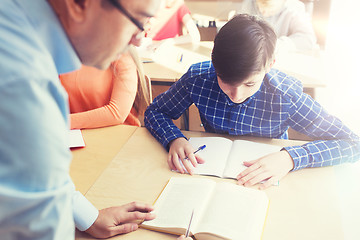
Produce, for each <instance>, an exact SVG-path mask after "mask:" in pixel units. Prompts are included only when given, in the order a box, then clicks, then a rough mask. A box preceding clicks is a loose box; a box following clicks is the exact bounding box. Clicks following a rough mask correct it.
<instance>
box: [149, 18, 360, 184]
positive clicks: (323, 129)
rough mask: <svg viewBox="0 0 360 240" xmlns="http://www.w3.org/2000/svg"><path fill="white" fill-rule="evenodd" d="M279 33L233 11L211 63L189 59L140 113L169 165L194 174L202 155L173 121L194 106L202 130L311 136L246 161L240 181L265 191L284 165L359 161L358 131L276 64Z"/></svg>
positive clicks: (297, 166) (282, 173)
mask: <svg viewBox="0 0 360 240" xmlns="http://www.w3.org/2000/svg"><path fill="white" fill-rule="evenodd" d="M275 45H276V34H275V33H274V31H273V29H272V28H271V27H270V26H269V25H268V24H267V23H266V22H264V21H263V20H260V19H258V18H257V17H255V16H249V15H237V16H235V17H234V18H233V19H232V20H230V21H229V22H228V23H227V24H225V25H224V27H223V28H221V30H220V31H219V33H218V35H217V36H216V38H215V41H214V48H213V52H212V62H209V61H208V62H202V63H198V64H194V65H192V66H191V67H190V69H189V70H188V72H187V73H186V74H185V75H183V76H182V78H181V79H180V80H179V81H177V82H176V83H175V84H174V85H173V86H172V87H171V88H170V89H169V90H168V91H167V92H165V93H163V94H161V95H159V96H158V97H157V98H156V99H155V100H154V102H153V103H152V104H151V105H150V106H149V108H148V109H147V111H146V112H145V126H146V127H147V129H148V130H149V131H150V132H151V134H152V135H153V136H154V137H155V138H156V139H157V140H158V141H160V142H161V143H162V144H163V146H164V147H165V148H167V149H169V158H168V164H169V166H170V168H171V169H173V170H178V171H180V172H181V173H184V169H183V167H182V166H181V164H180V161H182V160H184V159H185V158H186V157H188V158H189V160H190V161H183V165H184V167H185V168H186V170H187V171H188V172H189V173H190V174H192V166H191V165H190V162H191V164H192V165H193V166H194V167H196V165H197V163H202V162H203V160H202V159H201V158H199V157H195V156H194V154H193V150H194V149H193V148H192V147H191V145H190V144H189V143H188V141H187V139H186V138H185V136H184V135H183V134H182V133H181V131H180V130H179V129H178V128H177V127H176V126H175V125H174V124H173V123H172V119H177V118H178V117H180V115H181V114H182V113H183V112H184V111H185V110H186V109H187V108H188V107H189V106H190V105H191V104H193V103H194V104H195V105H196V107H197V108H198V110H199V114H200V117H201V121H202V123H203V125H204V128H205V130H206V131H207V132H213V133H221V134H230V135H247V136H257V137H268V138H280V139H287V138H288V135H287V129H288V128H289V127H292V128H293V129H295V130H296V131H299V132H301V133H304V134H306V135H308V136H310V137H312V138H313V139H316V140H315V141H313V142H310V143H307V144H304V145H302V146H293V147H285V148H283V149H282V150H281V151H279V152H276V153H273V154H269V155H267V156H264V157H262V158H260V159H257V160H254V161H251V162H245V165H246V166H247V167H248V168H247V169H246V170H244V171H243V172H241V173H239V175H238V177H237V179H238V184H242V185H244V186H251V185H254V184H257V183H260V182H262V181H264V180H265V181H264V182H263V183H261V185H260V188H262V189H264V188H266V187H268V186H271V185H272V184H273V183H275V182H277V181H278V180H279V179H281V178H282V177H283V176H285V175H286V174H287V173H288V172H289V171H294V170H298V169H301V168H304V167H321V166H328V165H334V164H339V163H342V162H345V161H356V160H358V159H359V157H360V141H359V137H358V136H357V135H355V134H354V133H353V132H352V131H350V130H349V129H348V128H347V127H346V126H344V124H343V123H342V122H341V121H340V120H338V119H337V118H336V117H334V116H331V115H329V114H328V113H327V112H326V111H325V110H324V109H323V108H322V107H321V106H320V105H319V104H318V103H317V102H316V101H314V100H313V99H312V98H311V97H310V96H308V95H307V94H305V93H303V89H302V85H301V83H300V82H299V81H298V80H296V79H294V78H292V77H290V76H287V75H286V74H284V73H282V72H280V71H278V70H275V69H271V67H272V66H273V64H274V62H275V59H274V49H275Z"/></svg>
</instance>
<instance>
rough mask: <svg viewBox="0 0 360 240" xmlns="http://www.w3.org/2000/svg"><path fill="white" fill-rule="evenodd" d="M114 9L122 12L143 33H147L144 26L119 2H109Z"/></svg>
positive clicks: (110, 0) (113, 0) (111, 0)
mask: <svg viewBox="0 0 360 240" xmlns="http://www.w3.org/2000/svg"><path fill="white" fill-rule="evenodd" d="M108 1H109V2H110V3H111V4H112V5H113V6H114V7H116V8H117V9H118V10H119V11H120V12H122V13H123V14H124V15H125V16H126V17H127V18H128V19H129V20H130V21H131V22H132V23H133V24H135V26H137V27H138V28H139V29H140V31H141V32H143V31H145V28H144V25H143V24H142V23H140V22H139V21H138V20H137V19H136V18H134V17H133V16H131V14H130V13H129V12H128V11H127V10H126V9H125V8H123V6H121V4H120V3H119V2H118V1H117V0H108Z"/></svg>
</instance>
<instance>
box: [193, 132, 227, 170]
mask: <svg viewBox="0 0 360 240" xmlns="http://www.w3.org/2000/svg"><path fill="white" fill-rule="evenodd" d="M189 142H190V144H191V145H192V146H193V148H194V149H195V150H196V149H198V147H200V146H202V145H206V148H205V149H204V150H202V151H200V152H198V153H196V155H199V156H201V157H202V158H203V159H204V160H205V163H204V164H198V166H197V167H196V168H194V174H201V175H211V176H218V177H222V175H223V172H224V169H225V166H226V159H227V158H228V155H229V152H230V149H231V145H232V141H231V140H229V139H227V138H222V137H194V138H190V139H189Z"/></svg>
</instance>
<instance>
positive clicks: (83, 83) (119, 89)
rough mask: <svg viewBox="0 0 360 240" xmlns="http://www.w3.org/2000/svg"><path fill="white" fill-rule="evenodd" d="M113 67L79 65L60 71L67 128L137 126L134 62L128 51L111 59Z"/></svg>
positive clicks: (138, 123)
mask: <svg viewBox="0 0 360 240" xmlns="http://www.w3.org/2000/svg"><path fill="white" fill-rule="evenodd" d="M115 66H116V67H115V71H116V72H117V76H116V77H115V76H114V74H113V72H114V69H112V68H108V69H107V70H104V71H103V70H99V69H96V68H93V67H88V66H82V68H81V69H79V70H78V71H74V72H71V73H66V74H62V75H60V81H61V83H62V85H63V86H64V88H65V90H66V91H67V93H68V95H69V103H70V113H71V114H70V121H71V129H82V128H98V127H105V126H111V125H117V124H129V125H135V126H140V121H139V119H138V118H137V113H136V111H135V110H134V109H133V108H132V106H133V103H134V100H135V96H136V91H137V72H136V65H135V63H134V61H133V60H132V58H131V56H130V55H129V54H124V55H123V56H121V58H120V59H118V60H117V61H116V62H115Z"/></svg>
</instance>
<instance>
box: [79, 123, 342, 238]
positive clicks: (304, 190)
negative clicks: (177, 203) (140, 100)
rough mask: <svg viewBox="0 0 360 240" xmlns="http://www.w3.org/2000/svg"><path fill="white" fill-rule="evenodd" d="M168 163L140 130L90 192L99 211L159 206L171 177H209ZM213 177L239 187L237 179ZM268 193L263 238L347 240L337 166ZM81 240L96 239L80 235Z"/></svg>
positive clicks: (301, 174)
mask: <svg viewBox="0 0 360 240" xmlns="http://www.w3.org/2000/svg"><path fill="white" fill-rule="evenodd" d="M184 133H185V135H186V136H187V137H191V136H212V135H215V134H207V133H202V132H184ZM101 135H102V133H99V134H98V136H99V137H100V136H101ZM233 139H234V138H233ZM237 139H247V140H256V141H258V142H265V143H270V144H276V145H280V146H288V145H297V144H302V143H303V142H301V141H286V140H274V139H273V140H272V139H259V138H244V137H237ZM98 141H99V142H100V141H101V140H100V139H99V140H98ZM99 150H101V151H104V149H99ZM166 159H167V152H166V151H165V150H164V148H163V147H162V146H161V145H160V144H159V143H158V142H157V141H156V140H155V139H154V138H153V137H152V136H151V135H150V133H149V132H148V131H147V130H146V129H145V128H137V129H136V131H135V133H134V134H133V135H132V136H131V137H130V138H129V140H128V141H127V143H126V144H125V145H124V146H123V147H122V148H121V150H120V152H119V153H118V154H117V155H116V157H115V158H114V159H113V160H112V162H111V163H110V164H109V166H108V167H107V168H106V169H105V171H104V172H103V174H102V175H101V176H100V177H99V178H98V180H97V181H96V182H95V184H94V185H93V186H92V187H91V188H90V190H89V191H88V192H87V194H86V197H87V198H88V199H89V200H90V201H91V202H92V203H93V204H94V205H95V206H96V207H97V208H99V209H100V208H105V207H110V206H114V205H121V204H125V203H128V202H131V201H134V200H135V201H141V202H146V203H153V202H154V201H155V199H156V198H157V196H158V195H159V194H160V192H161V190H162V189H163V187H164V186H165V184H166V182H167V181H168V180H169V178H170V177H172V176H182V177H189V178H190V177H205V176H189V175H180V174H179V173H174V172H172V171H170V170H169V168H168V166H167V162H166ZM210 178H212V179H214V180H216V181H230V182H234V183H235V180H230V179H220V178H216V177H210ZM265 192H266V193H267V195H268V196H269V198H270V207H269V212H268V216H267V220H266V223H265V228H264V233H263V238H262V239H263V240H289V239H291V240H297V239H299V240H304V239H306V240H319V239H333V240H335V239H336V240H340V239H344V237H343V230H342V223H341V220H340V213H339V204H338V198H337V191H336V183H335V174H334V168H333V167H326V168H313V169H303V170H300V171H297V172H293V173H290V174H288V175H287V176H286V177H285V178H284V179H282V180H281V181H280V186H278V187H275V186H274V187H271V188H269V189H267V190H265ZM76 239H77V240H80V239H81V240H82V239H93V238H91V237H90V236H89V235H87V234H85V233H80V232H77V234H76ZM112 239H129V240H132V239H134V240H135V239H136V240H139V239H146V240H152V239H154V240H155V239H156V240H163V239H176V236H174V235H170V234H163V233H158V232H154V231H149V230H145V229H139V230H137V231H135V232H132V233H130V234H126V235H122V236H116V237H114V238H112Z"/></svg>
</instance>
